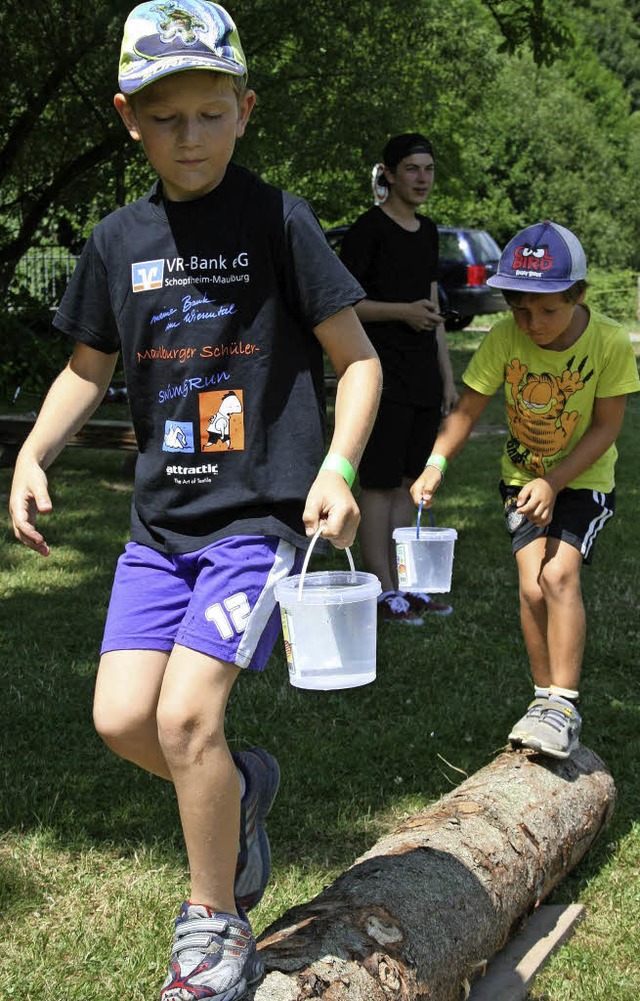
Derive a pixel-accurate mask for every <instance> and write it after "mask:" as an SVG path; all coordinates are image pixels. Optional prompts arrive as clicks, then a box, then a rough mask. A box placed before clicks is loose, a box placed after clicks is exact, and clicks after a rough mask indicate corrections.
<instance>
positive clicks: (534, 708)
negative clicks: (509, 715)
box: [508, 696, 549, 746]
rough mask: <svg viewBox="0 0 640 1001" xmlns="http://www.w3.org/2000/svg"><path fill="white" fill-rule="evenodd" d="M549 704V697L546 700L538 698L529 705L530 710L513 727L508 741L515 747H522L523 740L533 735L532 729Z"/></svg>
mask: <svg viewBox="0 0 640 1001" xmlns="http://www.w3.org/2000/svg"><path fill="white" fill-rule="evenodd" d="M548 702H549V697H548V696H547V697H546V698H542V697H536V698H535V699H534V700H533V702H530V703H529V708H528V709H527V711H526V713H525V714H524V716H523V717H522V719H519V720H518V722H517V723H516V725H515V726H514V727H513V729H512V731H511V733H510V734H509V737H508V740H510V741H511V743H512V744H514V745H515V746H520V745H521V744H522V742H523V740H526V739H527V737H529V736H530V734H531V727H532V726H533V725H534V724H537V723H539V721H540V717H541V716H542V713H543V711H544V710H545V709H546V708H547V703H548Z"/></svg>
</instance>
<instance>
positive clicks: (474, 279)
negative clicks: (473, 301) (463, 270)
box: [467, 264, 487, 285]
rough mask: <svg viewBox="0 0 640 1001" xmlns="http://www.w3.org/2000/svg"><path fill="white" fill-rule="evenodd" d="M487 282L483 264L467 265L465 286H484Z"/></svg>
mask: <svg viewBox="0 0 640 1001" xmlns="http://www.w3.org/2000/svg"><path fill="white" fill-rule="evenodd" d="M486 281H487V269H486V268H485V266H484V264H468V265H467V285H484V284H485V283H486Z"/></svg>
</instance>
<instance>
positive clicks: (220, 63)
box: [118, 54, 247, 94]
mask: <svg viewBox="0 0 640 1001" xmlns="http://www.w3.org/2000/svg"><path fill="white" fill-rule="evenodd" d="M187 70H209V71H210V72H214V73H226V74H227V75H228V76H236V77H242V76H245V75H246V72H247V70H246V67H245V66H243V65H242V64H241V63H236V62H232V61H231V60H230V59H219V58H216V57H215V56H213V55H212V56H210V57H209V56H194V55H193V54H190V55H184V56H181V55H176V56H170V57H167V58H166V59H162V60H158V61H157V62H156V63H153V64H152V65H150V66H149V65H146V66H145V68H144V69H143V70H142V71H141V72H140V73H131V74H128V75H127V76H126V77H124V78H123V77H120V79H119V81H118V83H119V85H120V90H121V91H122V93H123V94H136V93H137V92H138V91H139V90H142V89H143V88H144V87H148V86H149V84H151V83H154V81H155V80H160V79H162V77H165V76H172V75H173V74H174V73H185V72H186V71H187Z"/></svg>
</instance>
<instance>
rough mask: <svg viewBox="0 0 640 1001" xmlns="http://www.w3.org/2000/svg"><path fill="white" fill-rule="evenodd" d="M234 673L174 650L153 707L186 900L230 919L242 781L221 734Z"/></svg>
mask: <svg viewBox="0 0 640 1001" xmlns="http://www.w3.org/2000/svg"><path fill="white" fill-rule="evenodd" d="M238 674H239V668H237V667H235V666H234V665H233V664H228V663H225V662H223V661H219V660H216V659H215V658H212V657H209V656H206V655H205V654H201V653H197V652H196V651H194V650H190V649H187V648H186V647H183V646H179V645H176V646H175V647H174V650H173V652H172V654H171V657H170V658H169V663H168V665H167V669H166V672H165V676H164V680H163V683H162V690H161V693H160V700H159V703H158V714H157V718H158V734H159V740H160V746H161V748H162V751H163V754H164V758H165V760H166V762H167V764H168V766H169V770H170V773H171V777H172V779H173V782H174V785H175V789H176V794H177V797H178V805H179V808H180V816H181V820H182V829H183V833H184V838H185V844H186V848H187V855H188V857H189V868H190V871H191V893H190V900H191V901H192V902H193V903H198V904H206V905H207V906H208V907H210V908H211V909H212V910H214V911H222V912H226V913H228V914H236V913H237V909H236V904H235V900H234V890H233V885H234V878H235V870H236V860H237V855H238V840H239V831H240V780H239V778H238V773H237V770H236V766H235V764H234V762H233V759H232V757H231V754H230V752H229V749H228V747H227V742H226V738H225V734H224V717H225V710H226V706H227V701H228V698H229V694H230V692H231V689H232V687H233V684H234V682H235V680H236V678H237V676H238Z"/></svg>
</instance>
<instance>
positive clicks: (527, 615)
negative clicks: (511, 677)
mask: <svg viewBox="0 0 640 1001" xmlns="http://www.w3.org/2000/svg"><path fill="white" fill-rule="evenodd" d="M545 546H546V539H535V540H534V541H533V542H530V543H529V545H528V546H525V547H524V548H523V549H519V550H518V552H517V553H516V565H517V567H518V577H519V580H520V626H521V628H522V635H523V637H524V643H525V646H526V648H527V653H528V655H529V664H530V666H531V673H532V675H533V681H534V684H536V685H537V686H538V687H539V688H548V687H549V685H550V683H551V665H550V661H549V648H548V645H547V606H546V602H545V599H544V594H543V592H542V587H541V585H540V568H541V566H542V561H543V560H544V554H545Z"/></svg>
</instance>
